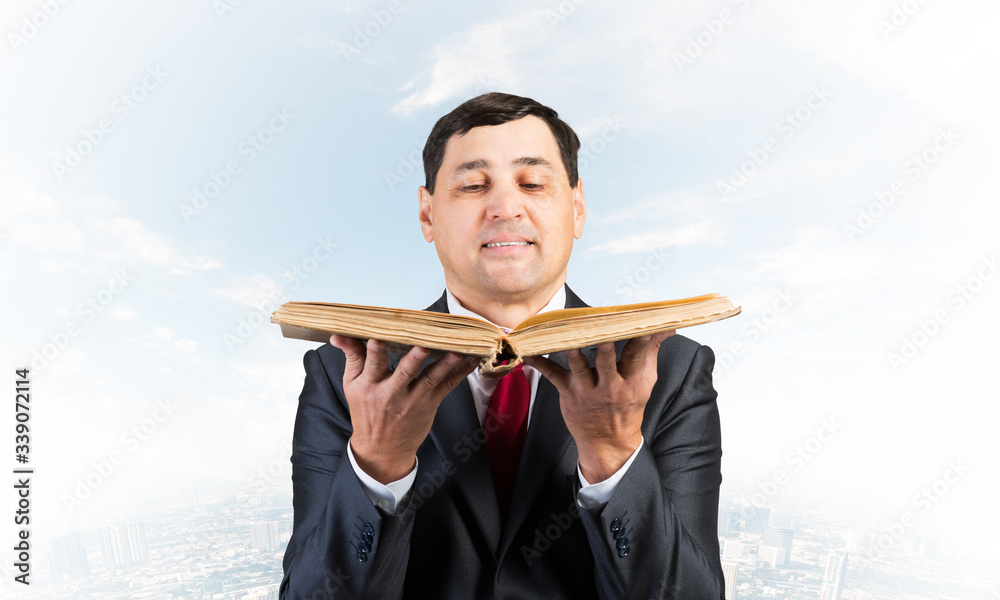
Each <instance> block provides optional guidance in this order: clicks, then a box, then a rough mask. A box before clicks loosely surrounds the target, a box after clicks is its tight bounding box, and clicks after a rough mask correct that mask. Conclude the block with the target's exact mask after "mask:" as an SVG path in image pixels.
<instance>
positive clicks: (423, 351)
mask: <svg viewBox="0 0 1000 600" xmlns="http://www.w3.org/2000/svg"><path fill="white" fill-rule="evenodd" d="M430 354H431V351H430V350H428V349H427V348H421V347H420V346H414V347H412V348H410V351H409V352H407V353H406V354H405V355H404V356H403V358H401V359H399V364H398V365H396V369H395V370H394V371H393V372H392V380H393V385H394V387H396V388H399V389H403V388H405V387H406V386H408V385H410V382H411V381H413V380H414V378H416V376H417V375H418V374H419V373H420V369H421V367H423V366H424V361H425V360H427V357H428V356H430Z"/></svg>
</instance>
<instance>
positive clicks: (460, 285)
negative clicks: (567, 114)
mask: <svg viewBox="0 0 1000 600" xmlns="http://www.w3.org/2000/svg"><path fill="white" fill-rule="evenodd" d="M585 216H586V205H585V204H584V199H583V185H582V183H578V184H577V186H576V188H571V187H570V186H569V181H568V178H567V175H566V168H565V167H564V166H563V163H562V158H561V156H560V154H559V146H558V144H557V143H556V139H555V136H553V135H552V131H551V130H550V129H549V127H548V125H546V124H545V121H543V120H541V119H539V118H538V117H534V116H530V115H529V116H527V117H524V118H522V119H518V120H516V121H510V122H508V123H504V124H503V125H495V126H487V127H475V128H473V129H472V130H470V131H469V132H468V133H466V134H465V135H464V136H457V135H455V136H452V138H451V139H450V140H449V141H448V145H447V147H446V149H445V154H444V160H443V162H442V164H441V169H440V170H439V171H438V174H437V179H436V182H435V189H434V194H433V195H431V194H430V193H428V191H427V189H426V188H425V187H421V188H420V211H419V217H420V227H421V229H422V230H423V234H424V239H426V240H427V241H428V242H431V241H433V242H434V247H435V248H436V249H437V253H438V258H439V259H440V260H441V265H442V266H443V267H444V273H445V281H446V282H447V284H448V287H449V289H451V291H452V293H454V294H455V295H456V296H458V298H459V299H463V298H467V299H468V300H475V301H482V300H487V301H500V302H503V303H508V302H524V301H531V300H533V299H537V298H539V297H541V296H544V298H541V299H542V300H547V298H548V297H550V296H551V294H553V293H555V291H556V290H557V289H558V287H559V286H561V285H562V284H563V282H565V280H566V265H567V263H568V262H569V257H570V253H571V252H572V250H573V240H574V239H578V238H579V237H580V236H581V235H582V234H583V222H584V218H585Z"/></svg>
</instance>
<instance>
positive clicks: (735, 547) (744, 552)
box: [722, 540, 753, 558]
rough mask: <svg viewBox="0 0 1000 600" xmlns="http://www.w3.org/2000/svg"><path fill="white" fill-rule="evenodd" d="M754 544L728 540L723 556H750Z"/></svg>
mask: <svg viewBox="0 0 1000 600" xmlns="http://www.w3.org/2000/svg"><path fill="white" fill-rule="evenodd" d="M752 549H753V546H751V545H750V544H746V543H743V542H737V541H736V540H726V545H725V547H724V548H723V551H722V557H723V558H740V557H741V556H748V555H749V554H750V553H751V550H752Z"/></svg>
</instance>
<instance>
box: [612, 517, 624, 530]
mask: <svg viewBox="0 0 1000 600" xmlns="http://www.w3.org/2000/svg"><path fill="white" fill-rule="evenodd" d="M621 528H622V520H621V519H615V520H614V521H611V532H612V533H614V532H616V531H618V530H619V529H621Z"/></svg>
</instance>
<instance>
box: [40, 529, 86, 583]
mask: <svg viewBox="0 0 1000 600" xmlns="http://www.w3.org/2000/svg"><path fill="white" fill-rule="evenodd" d="M49 550H50V552H51V554H50V558H51V562H52V575H53V576H54V577H55V579H56V581H66V580H68V579H76V578H79V577H89V576H90V561H88V560H87V551H86V550H85V549H84V547H83V544H82V543H81V542H80V532H78V531H74V532H73V533H67V534H66V535H63V536H60V537H57V538H55V539H53V540H52V541H51V542H50V543H49Z"/></svg>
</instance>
